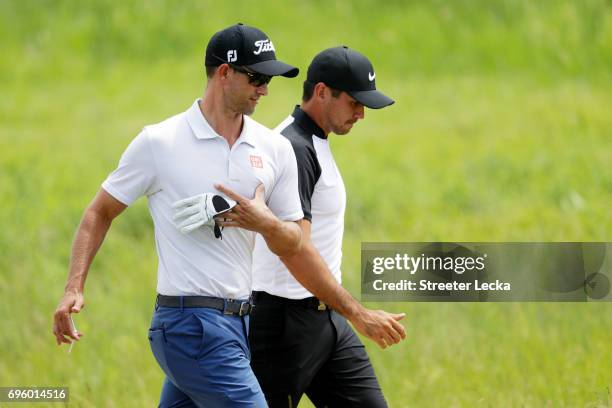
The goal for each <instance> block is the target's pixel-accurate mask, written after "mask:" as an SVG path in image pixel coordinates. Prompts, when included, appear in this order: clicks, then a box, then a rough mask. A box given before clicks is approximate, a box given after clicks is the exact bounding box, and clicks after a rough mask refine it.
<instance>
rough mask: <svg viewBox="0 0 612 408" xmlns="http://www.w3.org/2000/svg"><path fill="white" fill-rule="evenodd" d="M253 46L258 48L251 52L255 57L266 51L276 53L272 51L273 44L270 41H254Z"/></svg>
mask: <svg viewBox="0 0 612 408" xmlns="http://www.w3.org/2000/svg"><path fill="white" fill-rule="evenodd" d="M255 46H256V47H258V48H257V50H256V51H253V54H255V55H259V54H261V53H262V52H266V51H273V52H276V50H275V49H274V44H272V41H270V40H258V41H255Z"/></svg>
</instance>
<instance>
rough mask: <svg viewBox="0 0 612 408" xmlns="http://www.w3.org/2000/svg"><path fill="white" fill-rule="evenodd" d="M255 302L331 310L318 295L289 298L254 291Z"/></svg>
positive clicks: (256, 303)
mask: <svg viewBox="0 0 612 408" xmlns="http://www.w3.org/2000/svg"><path fill="white" fill-rule="evenodd" d="M252 298H253V302H254V303H255V305H258V304H261V305H279V306H281V305H284V306H297V307H303V308H306V309H314V310H331V308H330V307H329V306H327V305H326V304H325V303H323V302H322V301H321V300H319V299H318V298H316V297H308V298H305V299H288V298H284V297H280V296H275V295H271V294H269V293H267V292H258V291H255V292H253V295H252Z"/></svg>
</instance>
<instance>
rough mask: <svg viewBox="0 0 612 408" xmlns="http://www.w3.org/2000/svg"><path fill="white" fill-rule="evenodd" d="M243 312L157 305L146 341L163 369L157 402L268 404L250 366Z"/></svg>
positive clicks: (170, 404)
mask: <svg viewBox="0 0 612 408" xmlns="http://www.w3.org/2000/svg"><path fill="white" fill-rule="evenodd" d="M248 325H249V322H248V316H243V317H240V316H235V315H226V314H223V312H222V311H219V310H215V309H210V308H170V307H160V306H156V308H155V313H154V314H153V319H152V321H151V328H150V329H149V342H150V344H151V350H152V351H153V355H154V356H155V359H156V360H157V363H158V364H159V366H160V367H161V369H162V370H163V371H164V373H165V374H166V379H165V381H164V385H163V388H162V393H161V397H160V403H159V406H160V407H206V408H215V407H219V408H224V407H232V408H233V407H238V408H241V407H245V408H246V407H249V408H252V407H258V408H264V407H267V404H266V400H265V398H264V395H263V392H262V391H261V387H260V386H259V383H258V382H257V379H256V378H255V375H254V374H253V371H252V370H251V366H250V352H249V346H248Z"/></svg>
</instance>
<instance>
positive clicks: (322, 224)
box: [253, 107, 346, 299]
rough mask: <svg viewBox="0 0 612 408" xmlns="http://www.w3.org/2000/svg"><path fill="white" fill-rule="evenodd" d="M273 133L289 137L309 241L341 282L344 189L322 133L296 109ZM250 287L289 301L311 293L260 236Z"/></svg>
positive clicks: (257, 242) (303, 113)
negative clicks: (308, 230)
mask: <svg viewBox="0 0 612 408" xmlns="http://www.w3.org/2000/svg"><path fill="white" fill-rule="evenodd" d="M275 131H279V132H280V133H281V134H282V135H283V136H285V137H286V138H287V139H288V140H290V141H291V144H292V146H293V149H294V151H295V155H296V158H297V163H298V179H299V192H300V201H301V204H302V211H303V212H304V218H305V219H307V220H309V221H310V222H311V223H312V225H311V235H310V238H311V241H312V243H313V245H314V246H315V248H316V249H317V251H319V253H320V254H321V257H322V258H323V260H324V261H325V263H326V264H327V266H328V267H329V269H330V271H331V273H332V274H333V275H334V278H336V280H337V281H338V282H339V283H340V282H341V281H342V274H341V270H340V265H341V263H342V236H343V234H344V210H345V207H346V190H345V188H344V182H343V180H342V175H341V174H340V171H339V170H338V167H337V166H336V161H335V160H334V156H333V154H332V152H331V150H330V147H329V142H328V140H327V137H326V136H325V133H324V132H323V130H321V128H319V126H317V124H316V123H315V122H314V121H313V120H312V119H311V118H310V117H309V116H308V115H307V114H306V113H305V112H304V111H302V110H301V109H300V108H299V107H296V108H295V110H294V111H293V113H292V114H291V115H290V116H289V117H288V118H287V119H285V120H284V121H283V122H282V123H281V124H280V125H278V127H277V128H276V129H275ZM253 278H254V282H253V289H254V290H257V291H263V292H267V293H270V294H272V295H276V296H281V297H284V298H288V299H304V298H307V297H311V296H313V295H312V293H310V292H309V291H308V290H307V289H306V288H304V287H303V286H302V285H301V284H300V283H299V282H298V281H297V280H296V279H295V278H294V277H293V275H291V273H290V272H289V271H288V270H287V268H286V267H285V265H284V264H283V263H282V262H281V261H280V259H278V257H277V256H276V255H275V254H273V253H272V252H271V251H270V250H269V249H268V246H267V245H266V242H265V241H264V239H263V238H262V237H261V236H260V235H258V236H257V241H256V243H255V252H254V254H253Z"/></svg>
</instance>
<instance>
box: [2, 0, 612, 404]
mask: <svg viewBox="0 0 612 408" xmlns="http://www.w3.org/2000/svg"><path fill="white" fill-rule="evenodd" d="M238 21H242V22H244V23H247V24H252V25H255V26H258V27H261V28H262V29H263V30H264V31H266V32H267V33H268V34H269V35H270V37H271V38H272V39H273V41H274V44H275V46H276V49H277V55H278V56H279V57H280V58H281V59H283V60H286V61H288V62H291V63H294V64H296V65H298V66H300V67H301V68H302V69H303V70H304V71H303V72H305V68H306V67H307V65H308V63H309V61H310V59H311V58H312V56H313V55H314V54H315V53H316V52H317V51H319V50H321V49H323V48H326V47H328V46H333V45H337V44H341V43H344V44H347V45H349V46H352V47H354V48H356V49H358V50H360V51H362V52H364V53H365V54H367V55H368V56H370V58H371V59H372V61H373V63H374V66H375V68H376V70H377V72H376V73H377V84H378V87H379V88H380V89H382V90H384V91H385V92H386V93H388V94H389V95H391V96H393V97H394V98H395V99H396V100H397V103H396V105H394V106H392V107H391V108H389V109H384V110H381V111H366V120H365V121H364V122H363V123H359V124H358V125H357V126H356V127H355V128H354V130H353V131H352V132H351V133H350V134H349V135H347V136H345V137H332V145H333V149H334V153H335V155H336V159H337V162H338V165H339V167H340V168H341V169H342V171H343V175H344V179H345V183H346V186H347V191H348V207H347V215H346V234H345V241H344V254H345V256H344V263H343V270H344V277H345V285H346V286H347V287H348V288H349V289H350V290H351V292H352V293H353V294H355V295H356V296H359V267H360V266H359V250H360V242H362V241H429V240H431V241H434V240H441V241H610V239H611V235H610V231H612V213H611V211H610V208H611V203H612V170H611V163H612V115H611V112H612V69H611V68H612V3H611V2H610V1H604V0H601V1H598V0H584V1H577V2H572V1H542V2H531V1H509V0H507V1H494V2H489V1H484V0H482V1H467V0H456V1H452V2H444V1H433V0H431V1H424V2H402V1H389V2H384V3H378V2H375V1H355V2H348V1H346V2H345V1H328V2H324V1H316V2H310V1H302V2H270V1H260V2H249V3H247V2H234V3H233V4H230V3H218V2H217V3H213V2H209V1H199V2H194V1H183V2H167V1H149V2H140V3H135V2H130V3H129V4H128V3H127V2H126V3H115V2H111V1H103V0H92V1H89V2H80V3H75V2H69V1H42V0H39V1H20V2H11V1H0V45H1V50H2V57H1V58H0V92H1V95H2V97H1V98H0V225H2V229H1V230H0V297H1V299H2V301H1V302H0V319H1V321H2V330H1V331H0V386H17V385H20V386H35V385H37V386H69V387H70V394H71V402H70V404H69V405H70V406H82V407H101V406H108V407H128V406H134V407H137V406H154V405H155V404H156V403H157V400H158V396H159V390H160V385H161V381H162V373H161V371H160V369H159V368H158V366H157V364H156V363H155V361H154V359H153V357H152V354H151V352H150V350H149V346H148V341H147V338H146V330H147V328H148V325H149V320H150V317H151V313H152V302H153V296H154V292H155V276H156V265H157V264H156V255H155V248H154V240H153V231H152V222H151V219H150V217H149V214H148V210H147V208H146V200H144V199H141V200H140V201H138V202H137V203H136V204H135V205H134V206H133V208H130V209H129V210H128V211H127V212H126V213H125V214H124V215H122V216H121V217H120V218H119V219H118V220H117V221H116V223H115V224H114V225H113V228H112V229H111V231H110V233H109V234H108V236H107V238H106V242H105V244H104V246H103V248H102V250H101V252H100V253H99V255H98V257H97V258H96V260H95V262H94V264H93V266H92V269H91V273H90V277H89V279H88V284H87V290H86V302H87V307H86V309H85V311H84V312H83V313H82V314H80V315H78V316H77V317H76V322H77V325H78V327H79V329H80V330H82V331H83V332H84V333H85V334H86V337H84V339H83V340H82V341H81V342H79V343H78V344H77V345H75V347H74V350H73V352H72V354H70V355H68V354H67V350H66V349H65V348H61V349H60V348H57V346H56V345H55V341H54V338H53V336H52V335H51V316H52V313H53V310H54V309H55V306H56V304H57V301H58V300H59V297H60V295H61V293H62V289H63V285H64V282H65V277H66V273H67V265H68V258H69V253H70V245H71V240H72V237H73V234H74V230H75V228H76V226H77V224H78V222H79V219H80V216H81V213H82V210H83V208H84V207H85V206H86V205H87V204H88V202H89V200H91V198H92V197H93V195H94V194H95V192H96V191H97V190H98V188H99V186H100V183H101V182H102V181H103V180H104V178H105V177H106V175H107V174H108V173H109V172H110V171H112V170H113V169H114V167H115V166H116V164H117V161H118V159H119V156H120V154H121V152H122V151H123V150H124V149H125V147H126V146H127V144H128V143H129V141H130V140H131V138H133V137H134V136H135V135H136V134H137V132H138V131H139V130H140V128H142V126H144V125H145V124H149V123H154V122H157V121H160V120H161V119H164V118H166V117H168V116H170V115H172V114H174V113H177V112H179V111H182V110H185V109H186V108H187V107H189V105H190V104H191V103H192V102H193V100H194V99H195V98H196V97H198V96H199V95H201V93H202V90H203V86H204V82H203V74H202V61H203V53H204V47H205V44H206V42H207V41H208V38H209V37H210V35H211V34H212V33H213V32H215V31H216V30H218V29H220V28H222V27H224V26H227V25H230V24H233V23H235V22H238ZM303 78H304V73H302V74H300V77H299V78H298V80H288V79H275V80H274V81H273V82H272V84H271V87H270V95H269V96H268V97H266V99H265V100H263V101H262V103H260V106H259V107H258V111H257V112H256V113H255V115H254V117H255V119H257V120H259V121H261V122H262V123H264V124H266V125H268V126H274V125H276V124H277V123H278V122H279V121H280V120H282V119H283V118H284V117H285V116H286V115H287V114H289V113H290V111H291V109H292V106H293V105H294V104H295V103H298V101H299V97H300V90H301V81H302V80H303ZM381 194H383V195H384V197H386V199H385V200H380V197H381ZM370 306H372V307H378V306H382V307H384V308H387V309H389V310H393V311H403V312H406V314H407V317H406V319H405V321H404V324H405V326H406V329H407V333H408V339H407V340H406V341H405V342H403V343H402V344H401V345H399V346H395V347H393V348H391V349H388V350H379V349H378V348H377V347H376V346H375V345H374V343H372V342H370V341H367V340H365V342H366V346H367V348H368V351H369V353H370V356H371V358H372V360H373V362H374V365H375V369H376V371H377V373H378V376H379V379H380V380H381V384H382V387H383V390H384V391H385V394H386V396H387V399H388V402H389V404H390V406H392V407H522V406H525V407H605V406H610V405H612V391H611V388H612V364H610V362H611V361H612V346H611V344H612V341H611V340H612V336H611V334H610V333H612V306H611V305H610V304H608V303H582V304H570V303H541V304H536V303H532V304H519V303H507V304H448V303H428V304H413V303H395V304H382V305H375V304H371V305H370ZM308 404H309V403H308V402H307V401H304V403H303V404H302V405H301V406H310V405H308ZM19 406H22V405H19ZM36 406H40V405H36Z"/></svg>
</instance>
